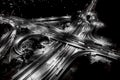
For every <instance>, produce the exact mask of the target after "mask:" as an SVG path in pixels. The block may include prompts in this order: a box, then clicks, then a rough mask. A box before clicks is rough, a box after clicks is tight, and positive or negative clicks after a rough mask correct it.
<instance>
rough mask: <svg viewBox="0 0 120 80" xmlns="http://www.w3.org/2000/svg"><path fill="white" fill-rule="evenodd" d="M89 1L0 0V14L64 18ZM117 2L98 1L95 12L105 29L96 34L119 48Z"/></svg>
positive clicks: (80, 8) (83, 6) (119, 30)
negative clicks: (109, 40) (108, 39)
mask: <svg viewBox="0 0 120 80" xmlns="http://www.w3.org/2000/svg"><path fill="white" fill-rule="evenodd" d="M90 1H91V0H0V13H1V14H5V15H7V16H9V15H13V16H18V17H22V18H27V19H28V18H29V19H31V18H39V17H50V16H64V15H67V14H73V13H75V12H77V11H78V10H82V9H84V8H85V7H86V6H87V3H90ZM118 4H119V1H118V0H115V1H114V0H98V4H97V7H96V12H97V14H98V17H99V19H100V20H101V21H103V22H104V23H105V24H106V28H104V29H100V30H99V31H98V34H100V35H103V36H105V37H107V38H110V39H111V40H112V41H113V42H114V43H117V45H118V46H120V39H119V37H120V35H119V32H120V29H119V27H120V26H119V22H118V21H119V18H118V16H119V15H118V12H119V5H118Z"/></svg>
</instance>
